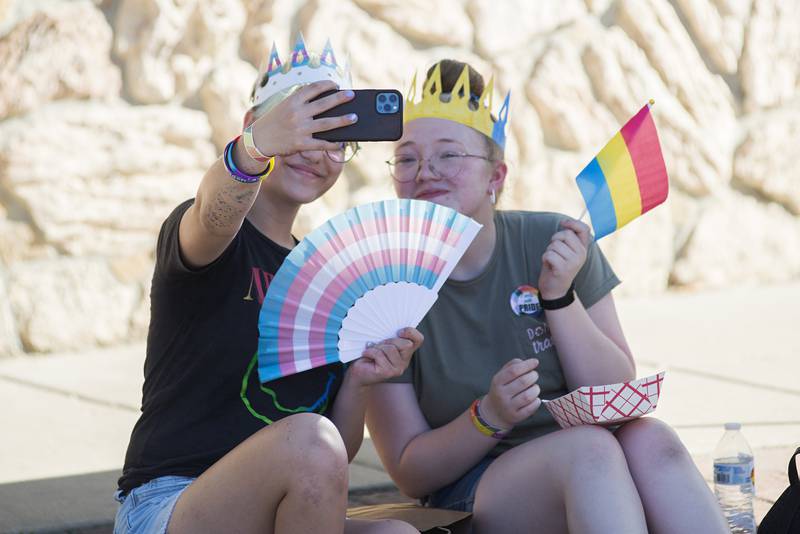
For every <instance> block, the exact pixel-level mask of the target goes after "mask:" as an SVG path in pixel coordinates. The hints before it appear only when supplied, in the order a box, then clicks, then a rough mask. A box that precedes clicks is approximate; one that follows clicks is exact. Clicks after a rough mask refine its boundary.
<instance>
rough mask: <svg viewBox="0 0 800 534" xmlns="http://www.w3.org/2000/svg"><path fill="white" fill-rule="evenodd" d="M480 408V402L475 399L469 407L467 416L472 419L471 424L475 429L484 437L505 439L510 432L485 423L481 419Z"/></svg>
mask: <svg viewBox="0 0 800 534" xmlns="http://www.w3.org/2000/svg"><path fill="white" fill-rule="evenodd" d="M480 406H481V400H480V399H475V400H474V401H473V402H472V404H471V405H470V407H469V415H470V418H471V419H472V424H473V425H475V428H477V429H478V432H480V433H481V434H483V435H484V436H489V437H490V438H494V439H503V438H504V437H506V436H507V435H508V433H509V432H511V430H510V429H502V428H497V427H496V426H494V425H491V424H489V423H487V422H486V420H485V419H484V418H483V417H481V410H480Z"/></svg>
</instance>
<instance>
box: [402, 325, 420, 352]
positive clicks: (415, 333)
mask: <svg viewBox="0 0 800 534" xmlns="http://www.w3.org/2000/svg"><path fill="white" fill-rule="evenodd" d="M397 336H398V337H401V338H403V339H408V340H409V341H411V342H412V343H413V344H414V350H417V349H418V348H420V347H421V346H422V342H423V341H425V336H423V335H422V332H420V331H419V330H417V329H416V328H403V329H402V330H400V331H399V332H397Z"/></svg>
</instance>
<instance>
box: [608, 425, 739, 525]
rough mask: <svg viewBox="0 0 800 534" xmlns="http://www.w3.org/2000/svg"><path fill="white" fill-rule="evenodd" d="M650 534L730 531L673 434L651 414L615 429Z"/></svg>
mask: <svg viewBox="0 0 800 534" xmlns="http://www.w3.org/2000/svg"><path fill="white" fill-rule="evenodd" d="M616 436H617V439H618V440H619V443H620V445H621V446H622V449H623V450H624V451H625V458H626V459H627V461H628V467H629V469H630V471H631V475H632V476H633V480H634V482H635V483H636V489H637V490H638V491H639V496H640V497H641V499H642V504H643V505H644V512H645V515H646V516H647V524H648V525H649V526H650V532H651V533H653V534H666V533H675V532H681V533H685V532H703V533H707V534H715V533H720V534H722V533H725V534H727V533H728V532H729V530H728V527H727V525H726V524H725V519H724V517H723V516H722V512H721V511H720V508H719V505H718V504H717V500H716V498H715V497H714V495H713V493H711V491H710V490H709V489H708V486H707V485H706V483H705V481H704V480H703V477H702V476H701V475H700V472H699V471H698V470H697V467H696V466H695V465H694V462H693V461H692V458H691V456H690V455H689V452H688V451H687V450H686V447H684V446H683V443H681V441H680V439H679V438H678V435H677V434H676V433H675V431H674V430H672V429H671V428H670V427H669V426H667V425H666V424H665V423H663V422H661V421H659V420H658V419H654V418H652V417H645V418H642V419H637V420H635V421H632V422H630V423H628V424H626V425H625V426H623V427H622V428H620V429H619V430H618V431H617V433H616Z"/></svg>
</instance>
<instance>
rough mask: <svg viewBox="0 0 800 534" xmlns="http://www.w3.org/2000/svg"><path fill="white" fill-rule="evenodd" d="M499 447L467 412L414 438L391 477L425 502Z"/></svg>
mask: <svg viewBox="0 0 800 534" xmlns="http://www.w3.org/2000/svg"><path fill="white" fill-rule="evenodd" d="M497 443H498V441H497V440H496V439H494V438H491V437H489V436H485V435H484V434H482V433H480V432H479V431H478V430H477V429H476V428H475V426H474V425H473V423H472V420H471V416H470V413H469V410H466V411H465V412H464V413H462V414H461V415H460V416H458V417H457V418H456V419H454V420H453V421H451V422H450V423H448V424H446V425H444V426H442V427H439V428H437V429H434V430H429V431H427V432H424V433H422V434H419V435H418V436H416V437H415V438H413V439H412V440H411V441H410V442H409V443H408V445H407V446H406V447H405V449H404V450H403V452H402V453H401V455H400V458H399V459H398V460H397V462H396V464H395V465H394V466H393V468H392V469H391V471H392V472H391V475H392V478H393V479H394V481H395V483H396V484H397V486H398V487H399V488H400V490H401V491H402V492H403V493H404V494H406V495H408V496H409V497H412V498H421V497H423V496H425V495H428V494H430V493H432V492H434V491H436V490H437V489H439V488H442V487H444V486H446V485H447V484H450V483H452V482H454V481H456V480H458V479H459V478H460V477H461V476H463V475H464V474H465V473H466V472H467V471H469V470H470V469H471V468H472V467H473V466H474V465H475V464H477V463H478V462H479V461H480V460H481V459H483V458H484V457H485V456H486V455H487V454H488V453H489V451H491V450H492V449H493V448H494V447H495V446H496V445H497ZM454 444H455V445H456V446H454Z"/></svg>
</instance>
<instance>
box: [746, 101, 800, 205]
mask: <svg viewBox="0 0 800 534" xmlns="http://www.w3.org/2000/svg"><path fill="white" fill-rule="evenodd" d="M798 139H800V108H795V109H792V110H787V111H786V112H783V113H780V114H778V113H770V114H767V115H764V116H761V117H757V118H756V119H755V120H753V121H752V123H751V124H750V125H749V127H748V129H747V134H746V136H745V140H744V141H743V142H742V144H741V145H739V148H738V149H737V150H736V158H735V159H734V164H733V172H734V175H733V177H734V181H735V183H736V184H737V185H741V186H743V187H745V188H749V189H753V190H755V191H756V192H757V193H758V194H760V195H763V196H764V197H766V198H768V199H770V200H774V201H775V202H779V203H780V204H781V205H783V206H784V207H785V208H786V209H788V210H789V211H791V212H792V213H793V214H795V215H800V152H798V150H797V140H798Z"/></svg>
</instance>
